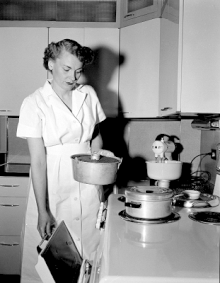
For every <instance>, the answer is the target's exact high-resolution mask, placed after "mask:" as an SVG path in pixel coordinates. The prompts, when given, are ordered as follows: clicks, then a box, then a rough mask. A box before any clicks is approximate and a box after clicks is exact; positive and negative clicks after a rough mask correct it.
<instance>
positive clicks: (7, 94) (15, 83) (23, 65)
mask: <svg viewBox="0 0 220 283" xmlns="http://www.w3.org/2000/svg"><path fill="white" fill-rule="evenodd" d="M0 38H1V41H0V62H1V68H0V86H1V94H0V115H15V116H17V115H18V114H19V110H20V106H21V103H22V101H23V99H24V98H25V97H26V96H28V95H29V94H31V93H33V92H34V91H35V90H36V89H37V88H39V87H40V86H42V85H43V84H44V82H45V80H46V78H47V77H46V70H45V69H44V67H43V59H42V57H43V54H44V49H45V47H46V46H47V42H48V29H47V28H15V27H12V28H11V27H0Z"/></svg>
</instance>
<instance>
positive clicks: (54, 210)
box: [17, 39, 113, 283]
mask: <svg viewBox="0 0 220 283" xmlns="http://www.w3.org/2000/svg"><path fill="white" fill-rule="evenodd" d="M93 57H94V56H93V52H92V50H91V49H89V48H88V47H82V46H81V45H79V44H78V43H77V42H75V41H73V40H70V39H64V40H62V41H59V42H57V43H54V42H52V43H51V44H49V45H48V47H47V48H46V49H45V52H44V58H43V60H44V67H45V68H46V69H47V70H49V71H50V72H51V73H52V76H53V78H52V80H47V81H46V83H45V85H44V86H43V87H41V88H39V89H38V90H36V91H35V92H34V93H33V94H31V95H29V96H28V97H27V98H26V99H25V100H24V101H23V104H22V106H21V111H20V117H19V124H18V129H17V136H19V137H22V138H26V139H27V142H28V146H29V151H30V156H31V181H30V186H31V189H30V195H29V201H28V207H27V214H26V215H27V216H26V227H25V237H24V250H23V264H22V282H28V283H30V282H41V281H40V279H39V278H38V275H37V273H36V271H35V265H36V261H37V253H36V247H37V245H38V244H39V242H40V240H41V238H44V237H45V236H47V235H48V236H50V235H51V232H52V230H53V228H54V227H55V226H57V224H58V223H59V222H60V221H61V220H64V221H65V223H66V225H67V227H68V229H69V231H70V233H71V235H72V237H73V239H74V241H75V243H76V245H77V248H78V250H79V252H80V253H81V255H82V256H83V258H87V259H92V258H93V253H94V251H95V250H96V247H97V245H98V242H99V231H98V230H97V229H95V224H96V219H97V212H98V209H99V205H100V201H101V199H102V188H101V187H99V186H95V185H87V184H82V183H78V182H76V181H75V180H74V179H73V173H72V163H71V158H70V157H71V155H73V154H81V153H91V152H93V151H99V152H100V151H101V148H102V139H101V136H100V134H99V132H98V131H97V128H98V124H99V123H100V122H102V121H103V120H104V119H105V118H106V117H105V114H104V112H103V110H102V107H101V105H100V102H99V100H98V98H97V95H96V93H95V91H94V90H93V88H92V87H91V86H88V85H79V84H77V81H78V79H79V77H80V75H81V73H82V71H83V68H84V67H85V66H86V65H87V64H90V63H91V62H92V61H93ZM101 154H103V155H109V156H111V155H113V154H112V153H111V152H108V151H105V150H102V152H101ZM32 188H33V190H32ZM33 191H34V193H33ZM35 199H36V201H35ZM36 227H37V228H38V231H39V234H38V233H37V231H36Z"/></svg>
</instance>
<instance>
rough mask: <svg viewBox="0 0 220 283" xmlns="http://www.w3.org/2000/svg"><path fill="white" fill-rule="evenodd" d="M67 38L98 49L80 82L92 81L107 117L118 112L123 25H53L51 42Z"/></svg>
mask: <svg viewBox="0 0 220 283" xmlns="http://www.w3.org/2000/svg"><path fill="white" fill-rule="evenodd" d="M64 38H70V39H73V40H76V41H77V42H79V43H80V44H81V45H83V46H88V47H90V48H91V49H92V50H93V51H94V52H95V61H94V63H93V64H92V65H89V66H87V67H86V68H85V72H84V74H83V76H81V78H80V80H79V83H84V84H85V83H86V84H89V85H91V86H92V87H93V88H94V89H95V90H96V92H97V95H98V97H99V100H100V103H101V105H102V108H103V110H104V112H105V114H106V116H107V117H116V116H117V115H118V78H119V29H112V28H99V29H98V28H74V29H73V28H50V29H49V42H51V41H55V42H56V41H59V40H61V39H64Z"/></svg>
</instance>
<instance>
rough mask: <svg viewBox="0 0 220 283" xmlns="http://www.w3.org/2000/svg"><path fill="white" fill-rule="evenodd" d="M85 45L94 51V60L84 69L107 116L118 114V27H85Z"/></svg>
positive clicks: (88, 81)
mask: <svg viewBox="0 0 220 283" xmlns="http://www.w3.org/2000/svg"><path fill="white" fill-rule="evenodd" d="M84 44H85V46H89V47H90V48H91V49H92V50H94V51H95V54H96V59H95V62H94V63H93V64H92V65H91V66H89V67H88V68H87V70H86V71H85V76H86V78H85V79H86V81H87V83H88V84H90V85H92V86H93V87H94V89H95V90H96V92H97V95H98V97H99V100H100V103H101V105H102V108H103V110H104V112H105V114H106V116H107V117H116V116H117V115H118V76H119V61H120V58H119V29H110V28H109V29H108V28H104V29H96V28H86V29H85V43H84Z"/></svg>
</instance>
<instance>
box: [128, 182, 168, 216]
mask: <svg viewBox="0 0 220 283" xmlns="http://www.w3.org/2000/svg"><path fill="white" fill-rule="evenodd" d="M172 197H173V191H172V190H171V189H169V188H161V187H157V186H146V187H144V186H141V187H138V186H137V187H131V188H130V189H126V190H125V198H126V200H125V208H126V213H127V214H128V215H130V216H132V217H136V218H143V219H159V218H164V217H168V216H169V215H171V213H172V199H173V198H172Z"/></svg>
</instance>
